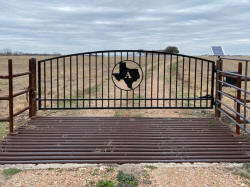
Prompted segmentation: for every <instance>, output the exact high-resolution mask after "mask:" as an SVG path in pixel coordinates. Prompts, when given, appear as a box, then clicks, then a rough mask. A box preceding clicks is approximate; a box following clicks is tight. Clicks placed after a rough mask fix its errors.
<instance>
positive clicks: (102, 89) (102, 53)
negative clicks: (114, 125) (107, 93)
mask: <svg viewBox="0 0 250 187" xmlns="http://www.w3.org/2000/svg"><path fill="white" fill-rule="evenodd" d="M103 86H104V85H103V52H102V108H103Z"/></svg>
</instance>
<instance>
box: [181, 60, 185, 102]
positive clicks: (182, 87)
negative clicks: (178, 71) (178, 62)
mask: <svg viewBox="0 0 250 187" xmlns="http://www.w3.org/2000/svg"><path fill="white" fill-rule="evenodd" d="M184 68H185V57H182V86H181V98H182V99H181V106H182V107H183V99H184Z"/></svg>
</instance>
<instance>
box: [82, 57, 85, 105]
mask: <svg viewBox="0 0 250 187" xmlns="http://www.w3.org/2000/svg"><path fill="white" fill-rule="evenodd" d="M84 58H85V55H84V54H83V55H82V105H83V108H84V107H85V94H84V92H85V74H84V72H85V67H84V66H85V59H84Z"/></svg>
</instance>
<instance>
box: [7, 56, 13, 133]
mask: <svg viewBox="0 0 250 187" xmlns="http://www.w3.org/2000/svg"><path fill="white" fill-rule="evenodd" d="M8 71H9V72H8V76H9V131H10V133H11V134H13V133H14V111H13V110H14V109H13V68H12V59H9V60H8Z"/></svg>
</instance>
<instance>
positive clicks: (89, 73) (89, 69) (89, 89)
mask: <svg viewBox="0 0 250 187" xmlns="http://www.w3.org/2000/svg"><path fill="white" fill-rule="evenodd" d="M90 107H91V53H89V108H90Z"/></svg>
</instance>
